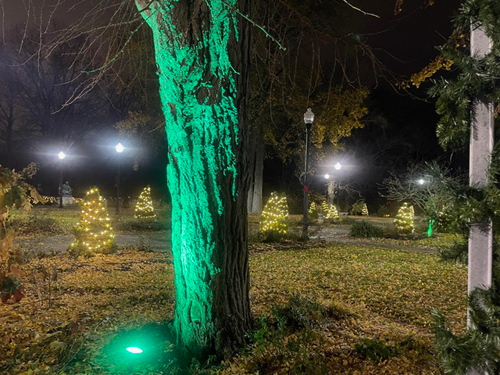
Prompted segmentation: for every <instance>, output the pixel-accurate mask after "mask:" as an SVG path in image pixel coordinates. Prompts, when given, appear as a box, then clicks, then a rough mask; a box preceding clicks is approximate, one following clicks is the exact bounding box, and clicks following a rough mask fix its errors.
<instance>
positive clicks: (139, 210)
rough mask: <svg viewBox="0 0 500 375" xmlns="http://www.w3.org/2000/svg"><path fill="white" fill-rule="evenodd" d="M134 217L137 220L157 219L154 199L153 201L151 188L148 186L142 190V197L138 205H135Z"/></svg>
mask: <svg viewBox="0 0 500 375" xmlns="http://www.w3.org/2000/svg"><path fill="white" fill-rule="evenodd" d="M134 217H135V218H136V219H152V218H154V217H156V212H155V209H154V207H153V199H151V187H150V186H146V187H145V188H144V189H143V190H142V192H141V195H139V199H137V204H136V205H135V214H134Z"/></svg>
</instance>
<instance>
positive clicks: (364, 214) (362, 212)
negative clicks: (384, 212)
mask: <svg viewBox="0 0 500 375" xmlns="http://www.w3.org/2000/svg"><path fill="white" fill-rule="evenodd" d="M361 215H363V216H368V206H367V205H366V203H364V202H363V208H362V209H361Z"/></svg>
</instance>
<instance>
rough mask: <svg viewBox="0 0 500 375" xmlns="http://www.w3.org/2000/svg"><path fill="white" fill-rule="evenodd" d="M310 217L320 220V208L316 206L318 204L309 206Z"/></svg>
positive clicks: (313, 203)
mask: <svg viewBox="0 0 500 375" xmlns="http://www.w3.org/2000/svg"><path fill="white" fill-rule="evenodd" d="M309 216H310V217H311V219H317V218H318V206H317V205H316V202H312V203H311V205H310V206H309Z"/></svg>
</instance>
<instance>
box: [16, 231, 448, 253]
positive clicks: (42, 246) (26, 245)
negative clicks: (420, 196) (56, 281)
mask: <svg viewBox="0 0 500 375" xmlns="http://www.w3.org/2000/svg"><path fill="white" fill-rule="evenodd" d="M316 228H318V227H316ZM310 230H311V232H310V233H311V237H310V238H311V240H325V241H326V242H338V243H345V244H351V245H360V246H370V247H383V248H387V249H395V250H408V251H415V252H419V253H432V254H437V253H438V250H437V249H428V248H422V247H415V246H404V245H397V244H388V243H380V242H375V241H370V240H368V239H367V240H363V239H357V238H352V237H350V226H349V225H336V226H327V227H322V228H319V229H317V230H316V231H315V230H314V227H311V228H310ZM73 238H74V237H73V236H52V237H41V238H16V239H14V248H15V249H16V248H18V249H22V250H23V252H25V253H27V254H39V253H45V254H55V253H61V252H64V251H66V250H68V248H69V246H70V245H71V242H72V241H73ZM116 244H117V245H118V247H120V248H124V247H141V248H143V249H146V250H149V251H156V252H165V251H168V250H170V249H171V248H172V244H171V241H170V232H151V233H143V234H140V235H137V234H118V235H117V236H116Z"/></svg>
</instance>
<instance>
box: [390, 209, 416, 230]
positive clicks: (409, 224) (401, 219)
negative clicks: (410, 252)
mask: <svg viewBox="0 0 500 375" xmlns="http://www.w3.org/2000/svg"><path fill="white" fill-rule="evenodd" d="M414 217H415V212H414V211H413V206H408V203H404V204H403V205H402V206H401V208H400V209H399V211H398V214H397V215H396V218H395V219H394V226H395V227H396V230H397V231H398V233H399V234H411V233H413V230H414V227H413V218H414Z"/></svg>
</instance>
